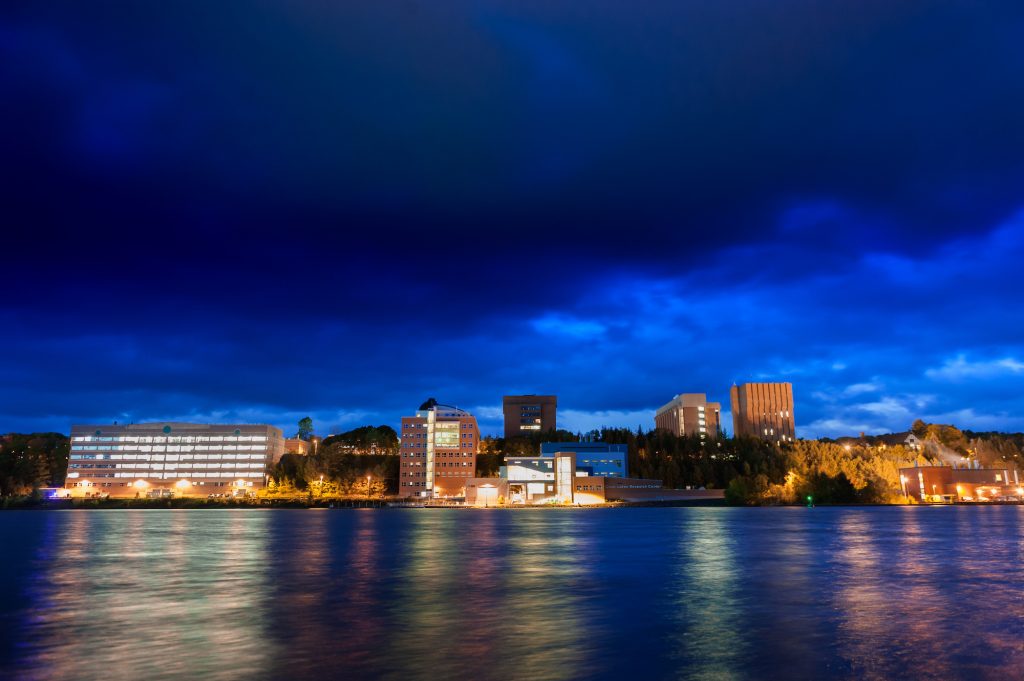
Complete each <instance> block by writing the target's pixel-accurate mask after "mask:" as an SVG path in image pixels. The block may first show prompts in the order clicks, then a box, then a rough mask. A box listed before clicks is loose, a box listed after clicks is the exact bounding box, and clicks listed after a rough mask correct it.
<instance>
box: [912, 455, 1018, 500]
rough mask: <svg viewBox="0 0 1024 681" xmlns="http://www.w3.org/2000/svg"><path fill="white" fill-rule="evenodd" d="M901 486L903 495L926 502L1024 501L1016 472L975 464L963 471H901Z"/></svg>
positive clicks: (943, 468)
mask: <svg viewBox="0 0 1024 681" xmlns="http://www.w3.org/2000/svg"><path fill="white" fill-rule="evenodd" d="M900 486H901V487H902V488H903V494H904V495H905V496H908V497H910V498H912V499H916V500H917V501H921V502H926V503H942V502H946V503H951V502H967V501H970V502H989V501H1004V500H1015V501H1019V500H1022V499H1024V488H1022V487H1021V477H1020V473H1019V472H1018V471H1017V470H1016V469H1012V468H982V467H981V466H979V465H977V464H975V465H973V466H967V467H964V468H955V467H953V466H917V467H914V468H901V469H900Z"/></svg>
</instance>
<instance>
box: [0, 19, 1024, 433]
mask: <svg viewBox="0 0 1024 681" xmlns="http://www.w3.org/2000/svg"><path fill="white" fill-rule="evenodd" d="M1022 36H1024V3H1020V2H1019V1H1014V2H1001V3H999V2H990V3H979V2H977V1H976V0H970V1H965V2H934V1H931V0H929V1H922V2H901V1H898V0H881V1H877V2H876V1H865V0H856V1H849V2H839V1H836V2H810V1H805V2H764V1H760V0H759V1H753V0H749V1H731V2H720V1H718V0H706V1H700V2H697V1H682V0H676V1H673V2H661V1H650V2H642V3H626V2H605V1H603V0H586V1H581V0H538V1H536V2H534V1H531V0H515V1H514V2H468V1H465V0H452V1H448V2H440V3H438V2H420V1H412V0H407V1H405V2H381V1H378V0H373V1H369V0H367V1H362V0H358V1H350V2H333V1H327V0H320V1H316V2H314V1H312V0H288V1H285V0H280V1H278V2H271V1H269V0H266V1H263V2H251V3H243V2H209V0H202V1H195V2H190V1H185V0H176V1H175V2H151V3H144V2H137V3H120V2H118V3H113V2H109V3H108V2H100V1H98V0H97V1H93V2H81V0H73V1H67V2H62V1H57V0H55V1H52V2H38V1H32V2H19V1H11V0H8V1H7V2H4V3H2V4H0V86H2V100H0V126H2V134H0V158H2V160H3V176H4V177H3V180H2V188H0V192H2V199H3V203H2V205H3V224H4V228H3V230H2V237H0V238H2V242H0V245H2V249H0V250H2V255H3V260H2V273H3V280H4V285H3V288H2V294H0V329H2V331H3V333H2V334H0V377H2V380H0V432H6V431H32V430H56V431H62V432H67V431H68V430H69V428H70V426H71V424H72V423H79V422H90V423H91V422H101V423H102V422H110V421H114V420H117V421H119V422H127V421H130V420H134V421H144V420H157V419H161V420H162V419H175V420H196V421H211V420H212V421H218V422H231V421H244V422H267V423H272V424H275V425H280V426H286V427H287V428H288V429H289V434H291V433H293V432H294V429H295V428H294V424H295V422H296V421H297V420H298V419H299V418H300V417H302V416H305V415H307V414H309V415H311V416H313V418H314V420H315V421H316V423H317V426H318V428H317V429H318V431H319V432H321V433H324V434H325V433H328V432H333V431H337V430H340V429H347V428H350V427H355V426H358V425H363V424H367V423H373V424H380V423H387V424H390V425H393V426H397V424H398V419H399V417H400V416H402V415H407V414H410V413H411V412H412V411H414V410H415V408H416V407H417V406H418V405H419V404H420V402H422V401H423V400H424V399H426V398H427V397H429V396H435V397H437V398H438V399H439V400H441V401H442V402H447V403H452V404H457V405H458V406H460V407H464V408H467V409H469V410H471V411H473V412H474V413H475V414H477V416H478V417H480V420H481V426H482V428H483V430H484V431H485V432H492V433H493V432H497V430H498V427H499V425H500V403H501V396H502V395H503V394H515V393H524V392H528V393H529V392H535V393H554V394H557V395H558V396H559V421H560V425H562V426H564V427H568V428H571V429H574V430H576V429H589V428H592V427H598V426H601V425H609V426H619V425H621V426H628V427H630V428H636V427H637V426H638V425H639V426H643V427H644V428H650V427H653V412H654V409H655V408H657V407H658V406H660V405H661V404H663V403H664V402H667V401H668V400H669V399H671V398H672V396H673V395H674V394H676V393H680V392H707V393H708V394H709V397H710V398H711V399H717V400H720V401H721V402H722V403H723V408H724V409H725V410H728V390H729V386H730V385H731V384H732V383H733V382H744V381H791V382H792V383H793V384H794V392H795V396H796V409H795V415H796V420H797V427H798V435H800V436H803V437H815V436H822V435H829V436H836V435H843V434H856V433H857V432H859V431H867V432H869V433H874V432H887V431H890V430H904V429H906V428H907V427H909V425H910V423H911V421H912V420H913V419H914V418H917V417H922V418H924V419H925V420H928V421H937V422H953V423H956V424H957V425H959V426H961V427H965V428H972V429H976V430H988V429H999V430H1024V311H1022V293H1024V284H1022V279H1021V273H1022V271H1024V39H1022ZM724 424H725V425H726V428H727V430H729V431H731V421H730V420H728V416H726V419H725V420H724Z"/></svg>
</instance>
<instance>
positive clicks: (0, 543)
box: [0, 507, 1024, 681]
mask: <svg viewBox="0 0 1024 681" xmlns="http://www.w3.org/2000/svg"><path fill="white" fill-rule="evenodd" d="M0 547H2V561H0V578H2V579H3V586H2V592H0V678H5V679H6V678H15V679H133V680H137V679H161V678H190V679H191V678H195V679H214V680H216V679H289V680H293V681H302V680H304V679H325V678H344V679H360V678H382V679H434V680H436V679H463V678H466V679H581V678H601V679H904V678H913V679H961V678H962V679H1024V507H988V508H984V507H977V508H970V507H946V508H920V507H918V508H864V509H849V508H844V509H828V508H816V509H803V508H778V509H743V508H735V509H733V508H661V509H656V508H639V509H566V510H521V511H493V510H492V511H474V510H440V509H436V510H435V509H395V510H378V511H373V510H370V511H353V510H344V511H341V510H339V511H306V510H290V511H280V510H279V511H269V510H212V511H208V510H195V511H190V510H180V511H178V510H175V511H125V510H115V511H52V512H5V513H0Z"/></svg>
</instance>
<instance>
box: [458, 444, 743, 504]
mask: <svg viewBox="0 0 1024 681" xmlns="http://www.w3.org/2000/svg"><path fill="white" fill-rule="evenodd" d="M579 456H580V455H578V454H576V453H575V452H555V453H554V454H552V455H542V456H510V457H506V459H505V465H504V466H503V467H502V469H501V476H500V477H498V478H471V479H469V480H467V481H466V497H465V499H466V505H467V506H478V507H491V506H503V505H513V506H515V505H538V504H582V505H592V504H603V503H606V502H608V501H683V500H686V501H698V500H699V501H705V500H714V499H722V498H723V494H722V490H670V489H664V488H663V486H662V483H661V481H660V480H648V479H641V478H626V477H607V476H603V475H590V474H589V473H588V472H587V471H586V470H584V469H582V468H581V467H580V466H579V465H578V464H579V458H578V457H579Z"/></svg>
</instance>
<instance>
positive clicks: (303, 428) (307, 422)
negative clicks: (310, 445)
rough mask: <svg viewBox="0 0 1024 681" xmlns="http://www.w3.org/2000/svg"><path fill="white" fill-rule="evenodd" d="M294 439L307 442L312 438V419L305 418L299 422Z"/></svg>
mask: <svg viewBox="0 0 1024 681" xmlns="http://www.w3.org/2000/svg"><path fill="white" fill-rule="evenodd" d="M295 437H297V438H299V439H300V440H305V441H306V442H309V439H310V438H311V437H313V419H311V418H310V417H308V416H307V417H306V418H304V419H302V420H301V421H299V432H297V433H296V434H295Z"/></svg>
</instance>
